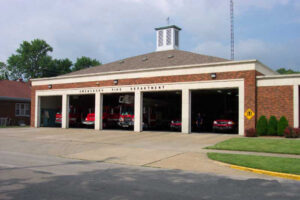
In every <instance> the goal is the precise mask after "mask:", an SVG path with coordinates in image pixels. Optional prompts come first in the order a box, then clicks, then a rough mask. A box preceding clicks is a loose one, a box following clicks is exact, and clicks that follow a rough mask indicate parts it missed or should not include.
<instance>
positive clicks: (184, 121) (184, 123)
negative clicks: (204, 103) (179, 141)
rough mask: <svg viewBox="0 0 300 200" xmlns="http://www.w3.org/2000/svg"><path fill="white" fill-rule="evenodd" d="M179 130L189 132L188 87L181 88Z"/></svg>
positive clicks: (189, 101) (189, 99) (189, 96)
mask: <svg viewBox="0 0 300 200" xmlns="http://www.w3.org/2000/svg"><path fill="white" fill-rule="evenodd" d="M181 109H182V111H181V132H182V133H190V132H191V91H190V90H189V89H183V90H182V106H181Z"/></svg>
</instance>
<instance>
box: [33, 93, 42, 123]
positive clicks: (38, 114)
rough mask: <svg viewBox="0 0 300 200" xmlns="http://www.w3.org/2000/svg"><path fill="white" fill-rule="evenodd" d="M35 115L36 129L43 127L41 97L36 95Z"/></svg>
mask: <svg viewBox="0 0 300 200" xmlns="http://www.w3.org/2000/svg"><path fill="white" fill-rule="evenodd" d="M34 114H35V117H34V127H35V128H38V127H40V126H41V97H39V96H37V95H35V105H34Z"/></svg>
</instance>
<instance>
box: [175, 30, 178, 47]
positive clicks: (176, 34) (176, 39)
mask: <svg viewBox="0 0 300 200" xmlns="http://www.w3.org/2000/svg"><path fill="white" fill-rule="evenodd" d="M175 45H176V46H178V45H179V32H178V31H177V30H175Z"/></svg>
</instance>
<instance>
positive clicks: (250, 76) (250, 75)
mask: <svg viewBox="0 0 300 200" xmlns="http://www.w3.org/2000/svg"><path fill="white" fill-rule="evenodd" d="M256 73H257V72H256V71H255V70H250V71H239V72H223V73H217V78H216V80H226V79H244V80H245V110H247V109H248V108H250V109H252V110H253V111H254V112H255V111H256V103H255V99H256ZM207 80H212V79H211V77H210V73H207V74H192V75H177V76H161V77H150V78H133V79H121V80H119V82H118V85H134V84H152V83H170V82H191V81H207ZM97 82H98V83H99V86H97V85H96V83H97ZM113 85H114V84H113V80H107V81H91V82H84V83H68V84H55V85H52V89H63V88H84V87H103V86H113ZM220 87H222V85H220ZM36 90H48V86H47V85H43V86H33V87H32V90H31V91H32V92H31V99H32V100H31V102H32V105H31V119H32V120H31V126H34V115H35V113H34V105H35V91H36ZM254 127H255V117H253V118H252V119H251V120H248V119H247V118H245V129H248V128H254Z"/></svg>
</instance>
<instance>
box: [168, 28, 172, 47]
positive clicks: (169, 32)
mask: <svg viewBox="0 0 300 200" xmlns="http://www.w3.org/2000/svg"><path fill="white" fill-rule="evenodd" d="M170 44H171V29H167V45H170Z"/></svg>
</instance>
